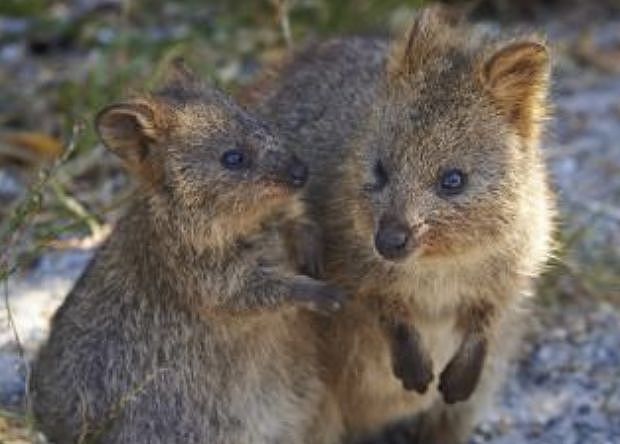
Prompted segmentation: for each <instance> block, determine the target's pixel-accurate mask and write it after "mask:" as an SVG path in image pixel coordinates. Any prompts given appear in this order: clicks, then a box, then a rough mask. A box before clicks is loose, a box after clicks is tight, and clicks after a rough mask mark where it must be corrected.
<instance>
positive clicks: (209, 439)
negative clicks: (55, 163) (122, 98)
mask: <svg viewBox="0 0 620 444" xmlns="http://www.w3.org/2000/svg"><path fill="white" fill-rule="evenodd" d="M172 77H173V78H172V80H170V82H169V83H168V84H167V86H166V87H165V88H163V90H162V91H160V92H159V93H157V94H155V95H152V96H149V97H146V98H139V99H134V100H129V101H127V102H124V103H119V104H115V105H111V106H108V107H107V108H105V109H104V110H103V111H101V112H100V113H99V115H98V117H97V120H96V126H97V130H98V133H99V135H100V138H101V140H102V141H103V142H104V144H105V145H106V146H107V147H108V148H109V149H110V150H111V151H113V152H114V153H115V154H117V155H118V156H119V157H120V158H121V159H122V160H123V161H124V163H125V164H126V166H127V167H128V169H129V170H130V171H131V172H132V173H133V174H134V175H135V176H137V178H138V179H139V183H140V188H139V190H138V192H137V193H136V196H135V198H134V199H133V203H132V204H131V206H130V209H129V211H128V212H127V214H126V215H125V217H123V218H122V219H121V220H120V221H119V223H118V224H117V226H116V227H115V229H114V231H113V233H112V234H111V236H110V238H109V239H108V241H107V242H106V243H105V245H104V246H103V247H102V248H101V249H100V251H99V252H98V253H97V254H96V256H95V258H94V259H93V261H92V262H91V264H90V265H89V267H88V269H87V270H86V271H85V273H84V274H83V276H82V277H81V279H80V280H79V281H78V283H77V284H76V286H75V288H74V289H73V291H72V292H71V293H70V294H69V296H68V297H67V299H66V301H65V302H64V303H63V304H62V306H61V307H60V309H59V310H58V312H57V313H56V314H55V316H54V318H53V321H52V327H51V335H50V338H49V340H48V342H47V343H46V344H45V345H44V346H43V348H42V349H41V351H40V353H39V356H38V359H37V360H36V363H35V365H34V370H33V375H32V394H33V401H34V412H35V415H36V418H37V420H38V422H39V424H40V426H41V429H42V431H43V432H44V433H46V434H47V435H48V436H49V438H50V439H51V440H53V441H54V442H56V443H58V444H60V443H62V444H66V443H74V442H97V443H149V444H152V443H166V444H169V443H175V442H179V443H200V444H204V443H230V444H240V443H271V444H273V443H292V442H299V443H310V442H318V440H315V439H314V438H313V436H316V435H315V434H313V433H309V432H308V429H312V428H314V427H313V423H312V421H313V418H314V416H315V414H316V413H318V412H317V410H318V409H319V405H320V403H322V402H323V400H322V398H321V394H322V393H323V392H324V390H323V388H322V387H323V383H322V382H321V380H320V378H319V375H318V370H317V364H316V350H315V343H314V341H312V340H309V338H311V337H312V331H311V329H310V324H309V322H308V320H307V319H308V318H307V311H304V310H303V309H304V308H311V309H318V310H327V311H330V312H331V311H332V310H333V309H335V308H337V307H338V306H339V305H340V303H341V298H342V294H341V292H340V291H339V290H336V289H334V288H333V287H330V286H328V285H326V284H324V283H322V282H319V281H317V280H314V279H311V278H309V277H305V276H302V275H299V274H298V273H297V272H296V271H295V269H294V268H293V266H292V264H291V261H290V260H289V251H288V249H287V248H285V247H286V239H284V237H283V236H284V235H283V232H286V231H287V230H289V229H290V227H295V226H297V223H299V224H301V225H300V226H302V227H303V214H302V211H301V210H302V208H301V205H300V202H299V200H298V198H297V194H298V191H299V190H300V189H301V188H302V186H303V185H304V182H305V181H306V175H307V168H306V167H305V166H304V164H303V163H301V161H299V160H298V159H297V158H296V157H295V156H294V155H293V154H291V153H289V152H287V151H285V150H284V148H283V147H282V146H281V144H280V142H279V139H278V137H277V136H276V135H274V133H273V132H272V130H271V129H270V128H269V127H268V126H267V125H266V124H264V123H262V122H261V121H259V120H257V119H256V118H254V117H252V116H251V115H249V114H248V113H247V112H245V111H244V110H242V109H241V108H240V107H239V106H237V105H236V104H235V103H233V102H232V101H231V100H230V99H229V98H227V97H226V96H225V95H224V94H223V93H221V92H219V91H216V90H214V89H212V88H209V87H206V86H203V85H201V84H200V82H198V81H197V80H196V79H195V78H193V76H192V75H191V74H190V73H189V72H187V70H185V69H184V68H183V67H177V68H176V74H174V75H173V76H172ZM300 308H301V309H300Z"/></svg>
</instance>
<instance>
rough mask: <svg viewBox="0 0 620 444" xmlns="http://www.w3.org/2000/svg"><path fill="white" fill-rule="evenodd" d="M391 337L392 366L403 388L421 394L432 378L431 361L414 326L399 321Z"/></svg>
mask: <svg viewBox="0 0 620 444" xmlns="http://www.w3.org/2000/svg"><path fill="white" fill-rule="evenodd" d="M393 335H394V337H393V339H392V367H393V370H394V375H395V376H396V377H397V378H398V379H400V380H401V382H402V384H403V387H404V388H405V390H415V391H416V392H418V393H420V394H422V393H425V392H426V390H427V389H428V386H429V384H430V383H431V382H432V380H433V362H432V360H431V358H430V356H429V354H428V352H427V351H426V350H425V349H424V347H423V345H422V342H421V339H420V335H419V333H418V332H417V330H416V329H415V327H413V326H410V325H407V324H404V323H399V324H397V325H396V326H395V328H394V333H393Z"/></svg>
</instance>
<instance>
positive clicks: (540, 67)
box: [482, 41, 551, 139]
mask: <svg viewBox="0 0 620 444" xmlns="http://www.w3.org/2000/svg"><path fill="white" fill-rule="evenodd" d="M550 70H551V68H550V57H549V51H548V49H547V47H546V46H545V45H544V44H543V43H541V42H537V41H522V42H516V43H511V44H508V45H506V46H504V47H502V48H500V49H499V50H497V51H496V52H495V53H494V54H492V55H491V56H490V57H489V58H488V59H487V60H486V61H485V62H484V64H483V67H482V82H483V85H484V87H485V89H486V90H487V91H488V93H489V94H490V95H491V97H492V99H493V101H494V102H495V104H496V105H497V106H498V107H499V109H500V111H501V112H502V113H503V114H504V115H505V116H506V118H507V119H508V121H509V123H511V124H512V125H514V127H515V128H516V130H517V132H518V133H519V135H521V136H522V137H523V138H525V139H531V138H533V137H535V136H537V135H538V132H539V129H538V127H539V126H540V125H539V124H540V120H541V119H542V118H544V117H545V115H546V112H547V105H546V97H547V91H548V88H549V76H550Z"/></svg>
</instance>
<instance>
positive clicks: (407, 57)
mask: <svg viewBox="0 0 620 444" xmlns="http://www.w3.org/2000/svg"><path fill="white" fill-rule="evenodd" d="M549 71H550V67H549V54H548V50H547V48H546V46H545V44H544V43H542V42H541V41H540V40H538V39H536V38H528V39H523V40H510V41H507V42H497V41H491V40H490V39H489V40H485V39H484V38H482V37H475V36H474V35H472V34H471V33H470V32H468V31H467V29H466V28H465V27H464V26H463V25H460V24H458V23H455V22H454V20H453V17H451V16H449V15H447V14H445V13H444V11H443V10H441V9H436V8H435V9H428V10H425V11H423V12H422V13H421V14H420V15H419V16H418V17H417V18H416V19H415V21H414V23H413V25H412V27H411V28H410V30H409V31H408V33H407V34H406V36H405V37H404V39H402V40H400V41H398V42H396V44H395V45H394V46H393V48H392V50H391V53H390V57H389V59H388V63H387V67H386V72H385V76H384V81H383V85H382V88H381V89H380V93H379V96H378V99H377V101H376V104H375V107H374V108H373V109H372V110H371V112H370V117H369V121H368V122H367V124H366V127H365V130H364V132H363V133H362V134H360V135H359V139H358V140H357V142H356V143H357V144H358V145H357V146H356V149H355V150H354V151H355V152H356V153H357V155H356V158H355V160H354V162H352V167H351V168H350V169H349V170H348V172H347V174H348V185H349V186H351V187H353V189H354V192H355V193H359V195H360V199H358V200H357V201H358V206H357V207H356V208H354V209H353V211H354V212H356V213H357V215H358V216H357V217H355V220H356V228H355V229H356V231H357V232H358V234H359V235H360V236H362V237H363V238H364V239H366V240H368V241H369V242H371V243H372V245H373V248H374V251H375V252H376V253H378V255H379V256H380V257H381V258H382V259H384V260H387V261H389V262H399V261H408V260H419V261H422V260H424V259H427V258H441V257H447V256H449V257H452V258H454V257H457V256H458V255H461V254H469V253H471V252H481V251H485V250H484V249H485V248H492V247H493V245H494V244H496V243H497V242H498V241H499V240H500V239H501V238H502V236H506V235H507V234H510V233H512V232H513V231H512V228H513V227H514V226H515V225H516V224H518V223H523V221H521V222H518V220H519V218H522V215H523V210H524V209H523V206H524V205H525V206H527V205H530V203H528V202H530V201H531V200H528V199H529V197H530V196H529V194H530V193H532V195H536V194H537V193H540V192H541V190H542V189H544V187H545V183H544V174H543V171H542V165H541V161H540V159H539V153H538V139H539V132H540V127H541V122H542V120H543V118H544V117H545V114H546V93H547V88H548V81H549V80H548V79H549ZM536 188H538V189H536ZM526 211H527V210H526Z"/></svg>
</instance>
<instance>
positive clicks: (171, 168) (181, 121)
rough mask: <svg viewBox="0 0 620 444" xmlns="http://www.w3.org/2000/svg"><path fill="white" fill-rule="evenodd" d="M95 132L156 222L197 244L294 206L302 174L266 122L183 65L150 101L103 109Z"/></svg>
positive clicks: (240, 231)
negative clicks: (136, 184) (125, 171)
mask: <svg viewBox="0 0 620 444" xmlns="http://www.w3.org/2000/svg"><path fill="white" fill-rule="evenodd" d="M96 129H97V132H98V134H99V136H100V138H101V140H102V141H103V143H104V144H105V145H106V147H107V148H108V149H109V150H111V151H112V152H114V153H115V154H116V155H117V156H118V157H119V158H120V159H121V160H122V161H123V163H124V164H125V166H126V167H127V169H128V170H129V171H130V172H131V173H132V174H133V175H134V176H136V177H137V179H138V181H139V183H140V185H141V187H140V189H141V191H140V192H141V193H143V194H145V195H146V196H147V198H148V200H149V202H150V203H151V205H150V207H151V208H152V209H153V213H154V215H156V216H157V217H159V218H160V219H165V220H166V221H167V222H168V223H172V224H174V225H176V226H177V227H176V228H177V229H178V232H179V234H181V235H186V236H189V239H188V241H190V242H193V243H195V244H197V245H202V246H206V245H208V244H210V243H222V242H225V241H226V240H229V239H230V238H231V237H232V238H234V237H236V236H238V235H243V234H244V233H247V232H250V231H252V230H253V229H255V228H257V227H258V226H260V225H261V223H262V221H264V219H265V218H266V217H268V216H269V215H271V214H273V213H274V212H277V211H279V210H281V209H282V208H285V207H286V206H287V205H288V204H293V203H294V202H296V199H295V195H296V194H297V193H296V192H297V191H298V190H299V189H300V188H302V187H303V185H304V184H305V182H306V179H307V175H308V172H307V167H306V165H305V164H304V163H302V162H301V161H300V160H299V159H297V158H296V157H295V156H294V155H293V154H291V153H290V152H288V151H287V150H286V149H285V148H284V147H283V145H282V144H281V142H280V140H279V138H278V137H277V135H275V134H274V133H273V132H272V130H271V129H270V127H269V126H268V125H267V124H266V123H264V122H261V121H260V120H258V119H256V118H254V117H253V116H252V115H250V114H248V113H247V112H246V111H245V110H243V109H242V108H241V107H239V106H237V105H236V104H235V103H234V102H233V101H232V100H231V99H230V98H229V97H227V96H226V95H225V94H223V93H222V92H220V91H218V90H216V89H215V88H212V87H209V86H206V85H204V84H203V83H202V82H200V81H199V80H198V79H197V78H196V77H195V76H194V75H193V74H192V73H191V72H190V71H189V70H188V69H187V68H186V67H185V65H184V64H183V62H181V61H176V62H175V63H174V65H173V67H172V68H171V70H170V74H169V79H168V81H167V82H166V84H165V86H164V87H163V88H162V89H161V90H160V91H159V92H157V93H156V94H153V95H150V96H146V97H140V98H135V99H131V100H128V101H125V102H122V103H116V104H112V105H110V106H107V107H106V108H104V109H103V110H102V111H101V112H100V113H99V114H98V116H97V118H96Z"/></svg>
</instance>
